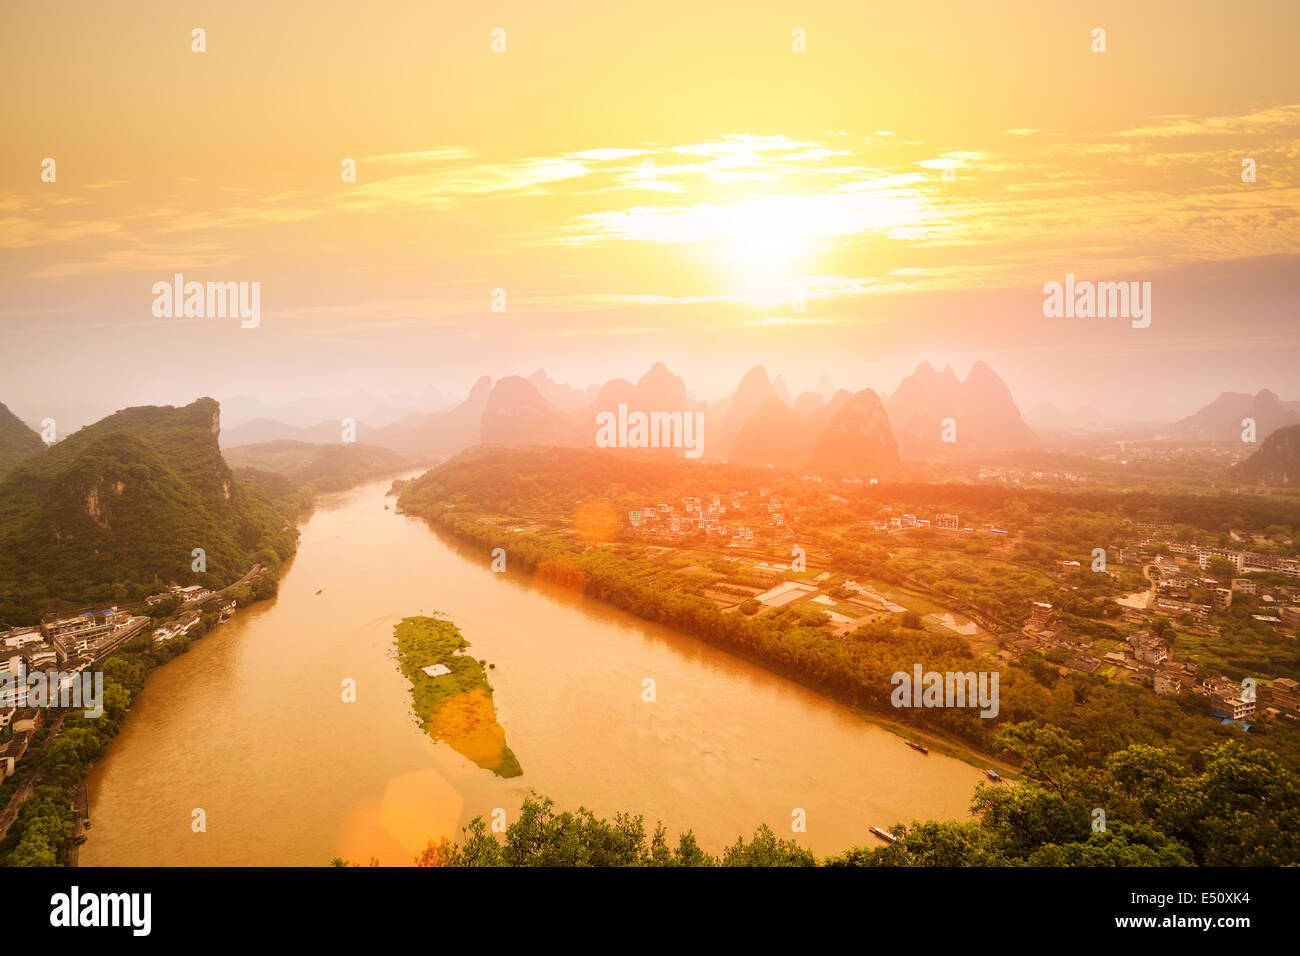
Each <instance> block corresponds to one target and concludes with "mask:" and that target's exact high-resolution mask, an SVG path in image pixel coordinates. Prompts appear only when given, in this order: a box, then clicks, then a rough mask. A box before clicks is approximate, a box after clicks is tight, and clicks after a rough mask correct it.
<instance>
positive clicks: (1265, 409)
mask: <svg viewBox="0 0 1300 956" xmlns="http://www.w3.org/2000/svg"><path fill="white" fill-rule="evenodd" d="M1298 408H1300V402H1284V401H1282V400H1281V399H1280V398H1278V397H1277V396H1276V395H1274V394H1273V393H1272V392H1270V391H1269V390H1268V389H1263V390H1262V391H1260V392H1258V393H1257V394H1255V395H1249V394H1247V393H1245V392H1224V393H1223V394H1222V395H1220V396H1219V397H1218V398H1216V399H1215V400H1214V401H1212V402H1211V403H1210V404H1209V405H1206V406H1205V407H1204V408H1202V409H1201V410H1200V411H1198V412H1197V413H1196V414H1194V415H1189V416H1188V417H1187V418H1184V419H1182V420H1181V421H1179V422H1176V423H1175V424H1174V426H1173V429H1172V432H1171V434H1172V435H1173V437H1174V438H1181V439H1183V440H1186V441H1241V440H1242V431H1243V427H1244V426H1243V425H1242V420H1243V419H1245V418H1252V419H1254V420H1255V440H1256V441H1261V442H1262V441H1264V440H1265V439H1266V438H1268V436H1269V435H1271V434H1273V432H1275V431H1277V430H1278V429H1279V428H1286V427H1287V426H1288V425H1297V424H1300V414H1297V409H1298Z"/></svg>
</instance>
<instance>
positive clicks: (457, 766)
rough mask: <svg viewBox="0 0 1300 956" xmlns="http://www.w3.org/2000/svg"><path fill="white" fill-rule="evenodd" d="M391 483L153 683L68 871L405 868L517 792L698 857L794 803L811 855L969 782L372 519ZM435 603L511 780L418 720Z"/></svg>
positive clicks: (835, 717) (349, 499) (381, 516)
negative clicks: (486, 690)
mask: <svg viewBox="0 0 1300 956" xmlns="http://www.w3.org/2000/svg"><path fill="white" fill-rule="evenodd" d="M387 486H388V483H387V482H379V483H376V484H372V485H367V486H365V487H363V488H359V489H355V490H353V491H350V492H344V493H341V494H337V495H331V496H328V497H326V498H324V499H322V500H321V502H320V503H319V505H318V507H317V509H316V511H315V512H314V513H313V515H312V516H311V518H310V519H309V520H308V521H307V523H306V524H305V525H304V526H303V529H302V541H301V546H300V548H299V551H298V555H297V556H296V557H295V559H294V561H293V564H292V566H291V567H290V568H289V569H288V571H287V572H286V573H285V575H284V578H283V580H282V582H281V587H280V595H279V597H278V598H276V599H275V600H274V601H269V602H263V603H261V604H258V605H255V606H254V607H252V608H249V609H247V610H243V611H241V612H240V613H239V614H238V615H237V616H236V617H235V618H234V619H233V620H232V621H230V622H229V623H227V624H225V625H222V626H221V627H219V628H218V629H216V630H215V631H213V632H212V633H210V634H209V635H208V636H206V637H204V638H203V639H202V640H200V641H198V642H196V643H195V645H194V647H193V649H192V650H191V651H190V652H189V653H188V654H185V655H182V656H181V657H179V658H177V659H175V660H174V661H172V662H171V663H169V664H167V665H166V666H164V667H162V668H160V669H158V670H156V671H154V672H153V674H152V675H150V677H149V681H148V683H147V685H146V687H145V690H144V691H143V693H141V694H140V696H139V697H138V698H137V700H136V703H135V705H134V706H133V708H132V710H131V714H130V715H129V717H128V719H127V721H126V725H125V727H124V728H123V730H122V733H121V734H120V735H119V736H118V737H117V739H116V740H115V741H114V742H113V744H112V745H111V747H110V750H109V754H108V756H107V757H105V758H104V759H103V760H102V761H101V762H100V763H99V765H98V766H97V767H96V768H95V770H94V772H93V773H92V774H91V777H90V780H89V785H90V794H91V820H92V821H93V824H94V826H93V829H92V830H91V831H90V833H89V837H90V839H89V841H88V842H87V843H86V844H85V845H84V846H83V847H82V848H81V864H82V865H83V866H96V865H151V864H153V865H182V864H196V865H207V864H222V865H241V864H262V865H277V864H285V865H320V864H324V863H326V862H328V860H329V859H330V858H332V857H334V856H345V857H349V858H351V859H353V860H359V861H361V862H365V861H367V860H368V859H370V858H371V857H377V858H378V859H379V861H380V862H381V863H384V864H399V863H400V864H405V863H409V862H411V859H412V858H413V857H414V856H415V854H416V853H417V852H418V851H419V850H421V849H422V848H423V847H424V845H425V843H426V841H427V840H428V839H430V838H432V839H434V840H437V839H438V838H439V837H441V836H443V835H446V836H448V837H450V838H452V839H455V838H457V836H459V828H460V827H461V826H463V825H464V824H465V823H467V822H468V821H469V820H470V819H472V818H473V817H474V816H477V815H480V814H481V815H483V816H484V817H490V816H491V814H492V811H493V809H494V808H497V807H501V808H504V809H505V812H506V815H507V818H508V819H513V818H514V815H515V813H516V811H517V809H518V807H519V804H520V802H521V801H522V800H523V798H524V797H525V796H526V795H528V794H530V793H535V794H540V795H546V796H550V797H552V798H553V799H554V800H555V801H556V803H557V804H558V805H559V806H560V807H561V808H571V809H575V808H577V807H578V806H579V805H583V806H586V807H588V808H589V809H591V810H593V811H595V812H596V813H598V814H601V815H606V816H612V815H613V814H614V813H615V812H617V811H620V810H628V811H631V812H634V813H642V814H645V816H646V818H647V825H648V827H653V824H654V821H655V820H662V821H664V823H666V824H667V826H668V828H669V831H670V833H673V834H675V833H676V832H678V831H679V830H683V829H686V828H693V829H694V830H695V832H696V835H697V836H698V837H699V839H700V842H701V843H702V845H703V846H704V847H705V848H706V849H709V850H711V851H714V852H717V851H718V850H720V849H721V847H722V846H723V845H724V844H726V843H730V842H733V841H734V840H735V838H736V837H737V836H739V835H741V834H744V835H745V836H746V837H748V836H749V835H750V834H751V833H752V831H753V830H754V828H755V827H756V826H757V825H758V824H760V823H764V822H766V823H767V824H768V825H770V826H771V827H772V828H773V829H774V830H775V831H776V832H777V834H778V835H791V834H790V820H791V814H792V811H793V810H794V809H795V808H802V809H803V810H805V811H806V813H807V827H808V830H807V832H806V833H802V834H798V835H797V839H798V840H799V842H800V843H802V844H804V845H805V846H809V847H811V848H812V849H813V850H815V851H816V852H817V853H818V854H825V853H829V852H832V851H835V850H838V849H841V848H843V847H845V846H848V845H851V844H854V843H868V844H869V843H871V838H870V837H869V836H868V835H867V827H868V826H871V825H879V826H888V825H889V824H892V823H895V822H898V821H900V820H910V819H912V818H913V817H921V818H926V817H965V816H966V815H967V808H968V806H969V803H970V797H971V792H972V790H973V788H974V785H975V784H976V783H977V782H978V781H979V780H980V773H979V771H978V770H977V769H976V768H974V767H972V766H969V765H967V764H964V763H962V762H960V761H957V760H953V759H951V758H947V757H944V756H941V755H939V754H931V755H930V756H923V755H921V754H919V753H916V752H915V751H912V750H910V749H908V748H907V747H906V746H904V744H903V742H902V741H901V740H900V739H899V738H898V737H896V736H894V735H892V734H890V733H888V732H886V731H884V730H881V729H880V728H878V727H875V726H873V725H871V724H867V723H864V722H863V721H862V720H860V719H858V718H857V717H855V716H853V715H852V714H851V713H850V712H849V711H847V710H845V709H844V708H843V707H840V706H839V705H837V704H834V703H832V702H830V701H827V700H825V699H823V698H821V697H819V696H818V695H816V694H814V693H812V692H811V691H808V690H806V689H804V688H802V687H800V686H798V685H796V684H792V683H790V682H789V681H786V680H784V679H782V678H779V677H776V676H774V675H772V674H769V673H768V672H767V671H764V670H762V669H761V668H759V667H756V666H754V665H751V664H748V663H746V662H744V661H741V660H738V659H736V658H734V657H731V656H729V655H727V654H725V653H723V652H721V651H718V650H715V649H713V648H711V647H709V646H708V645H705V644H703V643H701V642H699V641H696V640H694V639H692V638H689V637H686V636H683V635H680V634H677V633H675V632H673V631H670V630H668V629H666V628H663V627H659V626H657V625H653V624H648V623H646V622H644V621H640V620H638V619H637V618H634V617H632V616H630V615H628V614H625V613H623V612H621V611H618V610H616V609H614V608H611V607H609V606H606V605H603V604H600V603H599V602H596V601H592V600H588V599H585V598H581V597H579V596H577V595H575V594H573V593H572V592H571V591H568V590H566V589H564V588H563V587H560V586H558V585H555V584H550V583H535V582H533V581H532V580H530V579H529V578H527V577H524V576H522V575H515V574H513V573H507V574H494V573H493V572H492V571H491V570H490V567H489V565H490V558H489V555H487V554H479V553H477V551H471V550H470V549H468V548H467V547H465V546H464V545H461V544H460V543H458V542H453V541H450V540H447V539H445V538H444V537H442V536H439V535H437V534H435V533H434V532H433V531H431V530H430V529H429V528H428V526H427V525H425V524H424V523H423V522H421V521H419V520H417V519H414V518H407V517H402V516H400V515H398V514H396V513H395V512H394V511H392V510H387V511H386V510H384V505H385V504H389V505H390V506H391V504H392V499H386V498H385V497H384V492H385V491H386V489H387ZM505 545H506V546H507V548H508V542H505ZM318 590H319V591H320V592H321V593H319V594H318V593H317V591H318ZM435 611H436V612H441V613H443V614H445V615H446V616H447V617H449V618H450V619H451V620H452V621H454V622H455V623H456V625H457V626H458V627H459V628H460V630H461V632H462V633H463V634H464V636H465V637H466V639H467V640H468V641H469V642H470V645H471V648H472V653H473V654H474V655H475V656H476V657H480V658H485V659H487V660H488V661H490V662H492V663H493V664H495V665H496V666H495V668H494V669H492V670H491V672H490V680H491V684H492V688H493V693H494V700H495V705H496V712H497V716H498V718H499V720H500V723H501V726H502V727H503V728H504V730H505V734H506V737H507V738H508V740H509V741H510V746H511V748H512V749H513V750H514V752H515V753H516V754H517V755H518V757H519V761H520V763H521V764H522V765H523V768H524V774H523V775H522V776H519V777H514V778H511V779H503V778H501V777H498V776H496V775H494V774H493V773H492V772H490V771H488V770H483V769H481V768H479V767H478V766H476V765H475V764H474V763H472V762H471V761H470V760H468V759H466V758H465V757H463V756H461V755H460V754H458V753H456V752H455V751H454V750H452V749H451V748H450V747H448V746H446V745H445V744H440V743H438V742H436V741H434V740H433V739H431V738H430V737H429V736H428V735H427V734H426V733H424V732H423V731H422V730H421V729H420V727H419V725H418V723H417V721H416V718H415V716H414V714H413V712H412V709H411V697H410V691H409V687H408V685H407V682H406V680H405V678H404V677H403V676H402V674H401V673H400V671H399V670H398V668H397V664H396V660H395V657H394V651H393V646H392V640H393V637H392V635H393V627H394V625H395V624H396V623H397V622H398V621H399V620H401V619H402V618H403V617H408V616H411V615H417V614H431V613H433V612H435ZM348 678H352V679H354V680H355V682H356V701H355V703H345V702H344V699H343V698H344V694H343V687H344V682H345V681H346V680H347V679H348ZM645 678H653V679H654V681H655V685H656V700H655V702H654V703H645V702H643V701H642V696H641V689H642V680H643V679H645ZM198 808H201V809H202V810H204V811H205V814H206V821H207V828H206V832H202V833H195V832H193V831H192V829H191V823H192V820H193V818H194V817H193V811H194V810H195V809H198Z"/></svg>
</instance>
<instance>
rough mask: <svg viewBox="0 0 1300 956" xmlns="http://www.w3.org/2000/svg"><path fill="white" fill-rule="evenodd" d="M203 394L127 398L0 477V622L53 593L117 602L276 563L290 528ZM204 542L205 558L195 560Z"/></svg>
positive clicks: (31, 612) (15, 619)
mask: <svg viewBox="0 0 1300 956" xmlns="http://www.w3.org/2000/svg"><path fill="white" fill-rule="evenodd" d="M220 422H221V419H220V410H219V407H218V405H217V403H216V402H215V401H214V400H212V399H210V398H202V399H199V400H198V401H196V402H193V403H192V404H190V405H186V406H184V407H183V408H174V407H172V406H142V407H137V408H127V409H124V410H123V411H120V412H117V413H116V414H113V415H110V416H108V417H107V418H105V419H103V420H102V421H99V422H96V423H95V424H93V425H88V426H86V427H85V428H82V429H80V430H79V431H77V432H74V433H73V434H71V435H69V436H68V437H67V438H65V439H63V440H62V441H60V442H58V443H56V444H54V445H52V446H50V447H49V448H45V447H42V448H41V449H40V450H39V451H38V452H37V453H36V454H34V455H30V456H28V457H26V458H24V459H23V460H22V461H20V462H19V463H18V465H17V466H15V467H14V468H12V469H11V470H10V471H9V472H8V473H7V474H5V475H4V476H3V478H0V581H3V582H4V584H5V587H4V589H3V594H0V622H4V623H8V624H14V623H26V622H31V621H34V620H35V619H36V617H37V615H38V612H39V611H40V610H41V608H43V607H46V606H49V605H51V604H58V603H63V604H66V603H77V604H79V603H83V602H90V601H104V602H109V601H111V602H114V603H117V602H124V601H128V600H133V599H139V598H142V597H144V596H145V595H146V594H147V593H149V592H150V591H152V590H156V589H157V588H159V587H161V586H162V585H165V584H171V583H186V584H205V585H210V586H217V587H220V586H224V585H226V584H229V583H231V582H233V581H235V580H236V579H238V578H239V577H240V576H241V575H243V574H244V573H245V572H246V571H248V569H249V568H250V567H251V566H252V565H253V564H254V563H255V562H257V563H260V564H262V565H264V566H266V567H269V568H271V569H272V570H277V569H278V568H279V566H280V562H281V561H282V560H283V559H284V558H286V557H287V556H288V555H290V554H292V553H293V550H294V548H295V547H296V535H295V532H294V530H293V528H292V526H291V525H290V524H289V523H288V521H287V520H286V516H285V515H284V514H282V513H277V511H276V510H275V508H274V507H273V506H272V505H271V503H270V501H269V499H268V498H267V497H266V495H265V494H264V493H263V492H262V491H261V490H260V489H258V488H255V487H251V486H249V485H246V484H245V483H243V482H240V481H238V480H236V479H235V476H234V474H233V473H232V472H231V469H230V467H229V465H227V464H226V462H225V461H224V460H223V459H222V456H221V451H220V449H219V448H218V446H217V435H218V433H219V431H220ZM195 548H202V549H203V557H204V562H205V565H206V570H205V571H202V572H198V571H195V570H194V569H193V565H194V561H195V556H194V549H195Z"/></svg>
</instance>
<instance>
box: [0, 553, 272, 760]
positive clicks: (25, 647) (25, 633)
mask: <svg viewBox="0 0 1300 956" xmlns="http://www.w3.org/2000/svg"><path fill="white" fill-rule="evenodd" d="M261 570H262V569H261V568H260V566H257V565H255V566H254V567H253V568H252V570H250V571H249V572H248V574H246V575H244V576H243V577H242V578H240V579H239V580H238V581H236V582H235V583H234V584H231V585H229V586H228V587H225V588H222V589H220V590H210V589H208V588H205V587H203V586H201V585H197V584H194V585H188V586H180V585H173V586H171V587H170V588H168V589H166V590H164V591H161V592H159V593H157V594H152V595H150V596H149V597H148V598H146V599H145V600H144V602H142V603H141V604H139V605H137V606H133V607H129V608H125V607H124V608H119V607H117V606H111V607H92V608H83V609H81V610H80V611H78V612H77V613H75V614H71V615H64V616H51V617H49V618H48V619H46V620H43V621H42V622H41V623H40V624H39V625H36V626H28V627H14V628H10V629H9V630H7V631H0V674H5V675H8V676H9V679H8V680H5V681H0V782H3V781H4V780H5V779H7V778H9V777H11V776H13V774H14V772H15V769H16V766H17V764H18V762H19V761H21V760H22V758H23V756H24V755H25V754H26V753H27V752H28V750H29V748H30V747H31V745H32V739H33V737H34V736H35V735H36V732H37V731H38V730H40V729H41V728H42V727H43V726H45V724H46V721H47V717H48V714H47V710H48V709H49V708H48V706H39V705H37V703H36V702H34V701H31V700H29V699H28V690H29V681H30V680H31V678H32V677H33V676H34V675H38V674H39V675H41V676H42V678H43V679H45V680H47V681H48V682H50V683H51V685H52V686H55V687H58V686H63V685H67V684H68V683H70V682H72V681H74V680H76V679H77V677H78V676H79V675H82V674H86V673H89V672H90V671H91V670H93V669H94V667H95V665H96V664H98V663H99V662H100V661H102V660H103V659H104V658H106V657H107V656H108V655H110V654H112V653H113V652H114V651H115V650H117V649H118V648H119V647H121V646H122V645H123V644H124V643H126V642H127V641H129V640H131V639H132V638H134V637H137V636H139V635H141V634H144V633H145V632H147V631H150V629H152V632H151V638H152V641H153V643H154V644H155V645H161V644H165V643H166V642H168V641H171V640H173V639H175V638H177V637H181V636H184V635H187V634H189V633H190V632H191V631H193V629H194V628H195V627H196V626H197V625H198V624H199V622H200V621H201V620H202V618H203V615H204V613H208V612H214V613H215V615H216V620H217V622H218V623H220V622H223V621H227V620H229V619H230V618H231V617H232V616H233V615H234V614H235V611H236V610H237V602H236V600H235V599H234V598H232V597H230V596H228V592H230V591H231V590H233V589H234V588H236V587H238V586H240V585H243V584H247V583H248V582H249V581H251V580H253V579H254V578H256V577H257V576H258V575H259V574H260V573H261Z"/></svg>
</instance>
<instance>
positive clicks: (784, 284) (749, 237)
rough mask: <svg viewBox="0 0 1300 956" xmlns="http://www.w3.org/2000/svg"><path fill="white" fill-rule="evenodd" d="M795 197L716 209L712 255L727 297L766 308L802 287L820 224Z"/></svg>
mask: <svg viewBox="0 0 1300 956" xmlns="http://www.w3.org/2000/svg"><path fill="white" fill-rule="evenodd" d="M812 212H813V209H812V208H810V206H809V204H808V203H807V202H805V201H804V197H799V196H771V197H762V198H756V199H748V200H744V201H742V202H738V203H736V204H734V205H731V206H727V207H720V208H718V209H717V223H716V235H717V236H718V239H717V241H716V243H715V255H716V256H717V258H718V260H719V263H720V266H721V270H722V273H723V277H724V278H723V281H724V284H725V288H726V290H727V294H728V295H729V296H730V297H731V298H733V299H735V300H737V301H740V302H744V303H747V304H749V305H754V306H759V307H763V308H768V307H771V306H774V305H778V304H780V303H782V302H785V303H789V302H791V301H792V299H793V298H794V297H795V295H796V294H797V293H799V291H800V290H801V289H802V287H803V285H804V278H803V277H804V276H805V275H806V271H807V269H808V267H809V266H810V264H811V259H812V256H813V253H814V251H815V247H816V237H817V233H818V231H819V226H820V224H819V223H818V222H817V221H816V217H815V216H813V215H810V213H812Z"/></svg>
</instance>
